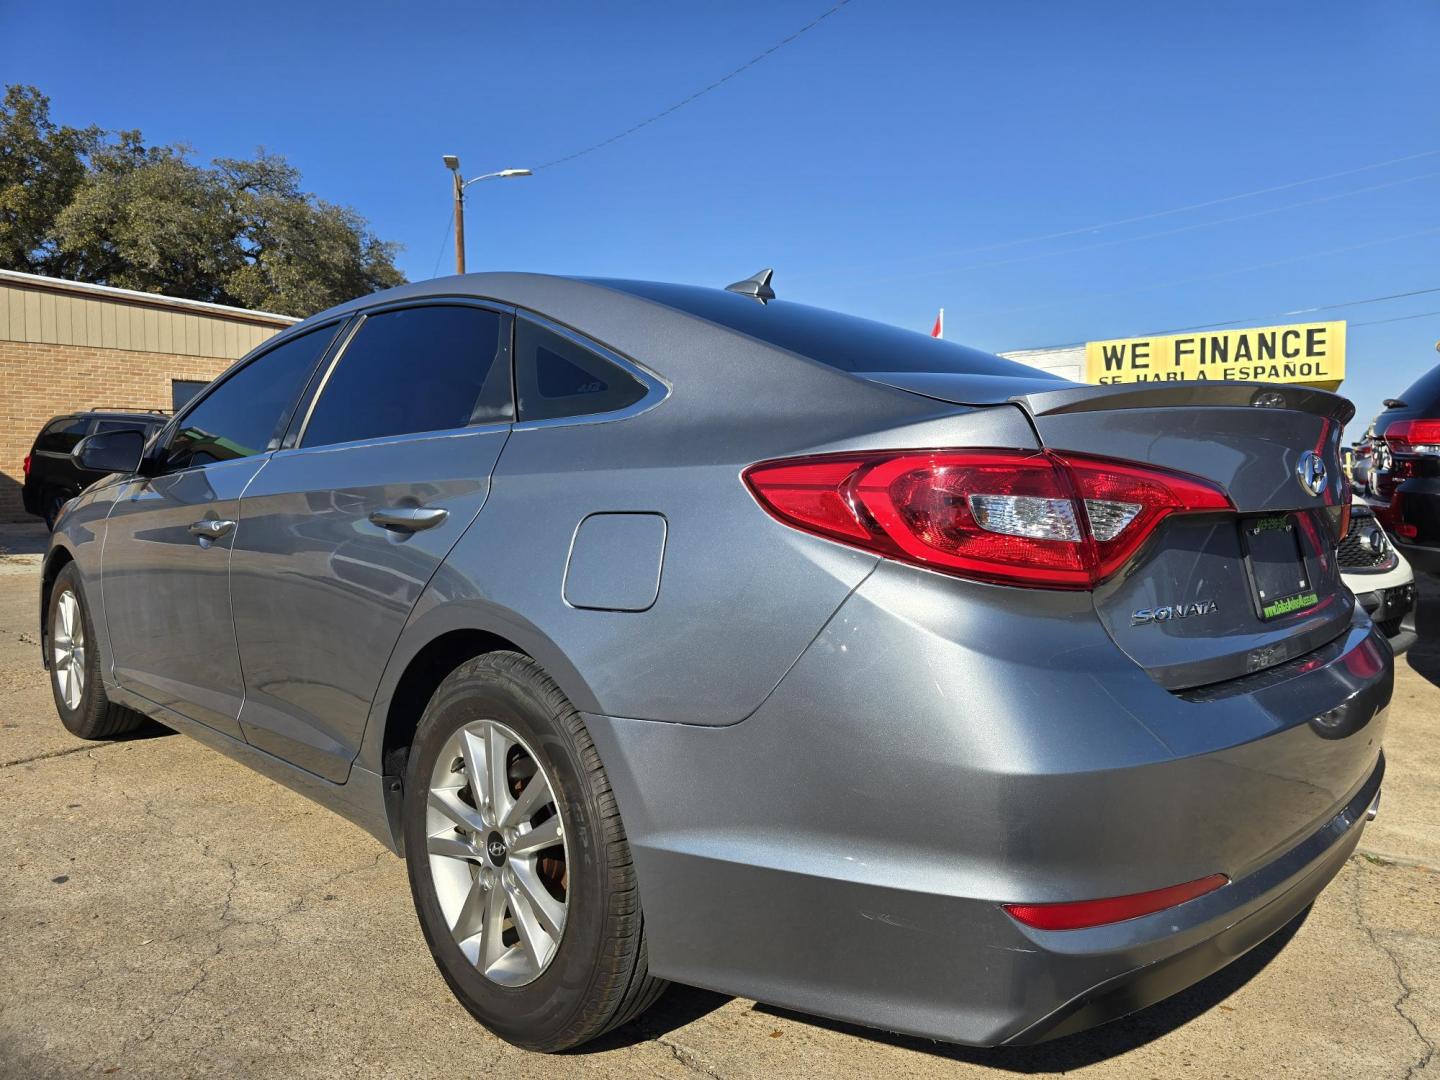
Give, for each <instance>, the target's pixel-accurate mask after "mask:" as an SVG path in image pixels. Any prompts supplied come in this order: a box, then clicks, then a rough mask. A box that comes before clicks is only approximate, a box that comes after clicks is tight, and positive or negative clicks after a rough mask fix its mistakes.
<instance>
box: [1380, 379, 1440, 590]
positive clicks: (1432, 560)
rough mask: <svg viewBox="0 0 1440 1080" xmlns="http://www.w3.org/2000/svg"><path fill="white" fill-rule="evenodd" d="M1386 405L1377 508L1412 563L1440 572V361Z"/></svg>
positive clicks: (1432, 572)
mask: <svg viewBox="0 0 1440 1080" xmlns="http://www.w3.org/2000/svg"><path fill="white" fill-rule="evenodd" d="M1385 405H1386V408H1385V411H1384V412H1382V413H1381V414H1380V415H1379V416H1377V417H1376V418H1375V425H1374V428H1375V434H1376V436H1377V438H1378V440H1379V442H1378V443H1377V445H1376V454H1375V460H1374V463H1373V465H1372V466H1371V470H1370V493H1371V495H1372V497H1373V498H1374V499H1376V500H1378V501H1379V502H1380V503H1381V504H1383V505H1380V506H1379V507H1377V509H1376V513H1377V514H1378V515H1379V517H1380V520H1381V521H1382V522H1383V523H1384V525H1385V527H1386V528H1387V529H1388V530H1389V532H1390V535H1391V536H1392V537H1393V538H1394V540H1395V543H1396V545H1397V546H1398V547H1399V548H1400V551H1401V553H1402V554H1403V555H1404V556H1405V558H1406V559H1408V560H1409V561H1410V564H1411V565H1412V566H1414V567H1415V569H1417V570H1419V571H1421V572H1422V573H1427V574H1440V365H1437V366H1436V367H1434V368H1432V369H1431V370H1430V371H1429V372H1428V373H1427V374H1425V375H1422V376H1421V377H1420V379H1419V380H1418V381H1417V382H1416V383H1415V385H1414V386H1412V387H1410V389H1408V390H1406V391H1405V393H1403V394H1401V395H1400V397H1399V398H1397V399H1392V400H1390V401H1387V402H1386V403H1385Z"/></svg>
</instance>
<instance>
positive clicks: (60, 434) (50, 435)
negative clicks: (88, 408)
mask: <svg viewBox="0 0 1440 1080" xmlns="http://www.w3.org/2000/svg"><path fill="white" fill-rule="evenodd" d="M89 426H90V418H89V417H88V416H82V417H79V418H78V419H77V418H76V417H73V416H65V417H61V418H60V419H59V420H52V421H51V422H50V423H49V424H47V425H45V430H44V431H42V432H41V433H40V438H38V439H36V440H35V449H36V450H48V451H50V452H51V453H53V454H68V453H70V451H71V450H73V449H75V444H76V443H78V442H79V441H80V440H81V439H83V438H84V437H85V431H86V429H87V428H89Z"/></svg>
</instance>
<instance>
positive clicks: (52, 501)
mask: <svg viewBox="0 0 1440 1080" xmlns="http://www.w3.org/2000/svg"><path fill="white" fill-rule="evenodd" d="M168 419H169V417H168V416H166V415H165V414H164V413H163V412H161V411H160V410H158V409H155V410H152V411H149V412H124V411H121V410H108V409H93V410H91V411H89V412H75V413H66V414H65V415H64V416H57V417H55V419H53V420H51V421H50V422H49V423H48V424H46V425H45V426H44V427H43V428H41V429H40V434H39V435H37V436H36V437H35V445H34V446H33V447H31V449H30V453H28V454H26V455H25V461H24V465H23V467H22V468H23V471H24V473H25V487H24V491H23V493H22V497H23V499H24V500H25V510H26V512H27V513H30V514H34V515H35V516H36V517H43V518H44V519H45V524H46V526H47V527H48V528H51V529H53V528H55V519H56V517H58V516H59V514H60V508H61V507H62V506H64V505H65V503H66V502H67V501H68V500H70V499H73V498H74V497H75V496H76V495H79V494H80V492H81V491H82V490H83V489H84V488H85V487H87V486H88V485H90V484H93V483H94V482H95V481H96V480H99V479H100V478H101V477H102V476H104V475H106V474H105V473H99V472H91V471H89V470H86V469H82V468H81V467H80V466H79V465H78V464H77V463H76V462H75V461H74V460H73V459H72V458H71V457H70V451H71V450H73V449H74V448H75V444H76V443H78V442H79V441H80V440H81V439H83V438H84V437H85V436H86V435H94V434H96V433H97V432H101V431H120V430H123V429H127V428H130V429H138V430H139V431H141V432H142V433H143V434H144V435H145V438H146V439H147V440H148V439H149V438H150V436H151V435H153V434H155V432H156V431H158V430H159V429H160V428H161V427H163V426H164V424H165V422H166V421H167V420H168Z"/></svg>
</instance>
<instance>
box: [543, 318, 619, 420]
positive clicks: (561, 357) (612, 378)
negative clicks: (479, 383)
mask: <svg viewBox="0 0 1440 1080" xmlns="http://www.w3.org/2000/svg"><path fill="white" fill-rule="evenodd" d="M515 391H516V397H517V404H518V406H519V413H520V419H521V420H554V419H557V418H559V417H562V416H582V415H585V414H588V413H602V412H611V411H612V410H615V409H623V408H625V407H626V406H627V405H633V404H635V402H637V401H639V400H640V399H641V398H643V397H644V396H645V384H644V383H642V382H640V381H639V380H638V379H636V378H634V377H633V376H632V375H630V374H629V373H628V372H627V371H625V370H624V369H622V368H619V367H616V366H615V365H614V364H612V363H611V362H610V361H608V360H606V359H605V358H604V357H602V356H599V355H597V354H596V353H593V352H591V351H590V350H589V349H586V348H584V347H583V346H581V345H577V344H576V343H575V342H573V341H571V340H570V339H569V338H565V337H561V336H560V335H559V334H556V333H552V332H551V331H549V330H546V329H545V328H544V327H541V326H537V325H536V324H534V323H532V322H527V321H526V320H524V319H521V320H519V321H518V322H517V323H516V324H515Z"/></svg>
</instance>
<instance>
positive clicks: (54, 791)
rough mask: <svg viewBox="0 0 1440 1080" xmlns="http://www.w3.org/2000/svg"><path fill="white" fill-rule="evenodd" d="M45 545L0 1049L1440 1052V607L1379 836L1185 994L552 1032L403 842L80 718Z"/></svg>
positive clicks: (653, 1018) (1343, 1069)
mask: <svg viewBox="0 0 1440 1080" xmlns="http://www.w3.org/2000/svg"><path fill="white" fill-rule="evenodd" d="M31 539H32V540H33V538H31ZM5 541H6V537H3V536H0V546H6V545H5ZM21 541H22V542H27V541H26V540H25V537H21ZM10 547H11V550H12V551H16V550H20V549H19V548H17V547H16V546H15V545H14V544H13V542H12V543H11V545H10ZM37 561H38V560H37V558H36V557H35V556H33V555H26V554H20V555H12V556H8V557H6V558H4V559H3V560H0V562H3V564H4V565H3V566H0V820H3V821H4V822H5V823H6V824H5V827H4V829H3V833H0V836H3V840H0V1075H3V1076H6V1077H11V1076H13V1077H71V1076H90V1075H109V1076H119V1077H126V1076H165V1077H176V1076H205V1075H223V1076H227V1077H285V1078H293V1077H312V1076H313V1077H330V1076H339V1075H346V1076H367V1077H369V1076H376V1077H380V1076H403V1077H428V1076H436V1077H441V1076H443V1077H449V1078H453V1077H457V1076H481V1075H486V1074H490V1073H492V1072H494V1073H503V1075H505V1076H506V1077H509V1078H520V1077H526V1076H544V1077H565V1076H572V1075H574V1076H589V1077H599V1076H627V1077H628V1076H662V1077H692V1078H693V1077H694V1076H696V1075H697V1074H698V1075H702V1076H709V1077H724V1078H731V1077H733V1078H740V1077H774V1076H806V1077H831V1076H834V1077H841V1076H847V1077H848V1076H854V1077H860V1076H874V1075H881V1074H889V1075H896V1076H918V1077H930V1076H947V1077H951V1076H953V1077H974V1076H982V1075H983V1076H999V1075H1002V1074H1005V1073H1033V1074H1054V1073H1061V1072H1071V1071H1073V1072H1076V1073H1080V1074H1082V1075H1084V1076H1087V1077H1091V1076H1093V1077H1137V1078H1138V1077H1162V1076H1163V1077H1173V1076H1195V1077H1206V1078H1209V1077H1265V1078H1267V1080H1270V1078H1276V1077H1285V1076H1294V1077H1357V1078H1360V1077H1364V1078H1371V1077H1383V1076H1393V1077H1413V1076H1418V1075H1422V1074H1426V1073H1436V1074H1440V1057H1437V1055H1436V1054H1435V1047H1436V1043H1437V1041H1440V790H1437V785H1436V783H1435V781H1436V777H1437V774H1440V765H1437V763H1440V689H1437V684H1440V618H1436V619H1432V620H1427V621H1428V622H1429V624H1430V625H1429V626H1427V627H1425V629H1426V630H1427V631H1428V638H1427V640H1426V641H1422V643H1421V645H1420V646H1419V647H1417V648H1416V649H1415V650H1414V651H1413V652H1412V653H1411V654H1410V655H1409V656H1407V657H1406V658H1404V659H1402V661H1401V662H1400V665H1399V668H1400V670H1399V673H1398V674H1399V677H1398V683H1397V693H1396V699H1395V703H1394V706H1393V709H1392V719H1391V727H1390V737H1389V741H1388V753H1389V756H1390V768H1389V775H1388V776H1387V778H1386V787H1385V801H1384V806H1383V810H1382V813H1381V816H1380V818H1379V820H1378V821H1376V822H1375V823H1374V824H1373V825H1372V826H1371V827H1370V829H1369V830H1368V831H1367V833H1366V835H1365V837H1364V843H1363V844H1362V848H1361V853H1360V854H1357V855H1356V857H1355V858H1354V859H1352V860H1351V862H1350V863H1349V864H1348V865H1347V866H1346V868H1345V869H1344V871H1343V872H1342V873H1341V875H1340V876H1339V878H1338V879H1337V880H1336V881H1335V882H1334V883H1333V884H1332V885H1331V886H1330V888H1329V889H1328V890H1326V892H1325V893H1324V894H1323V895H1322V896H1321V897H1320V899H1319V901H1318V902H1317V903H1316V904H1315V906H1314V908H1313V909H1312V911H1311V913H1310V914H1309V917H1308V918H1307V919H1305V920H1304V921H1303V922H1301V923H1300V924H1298V925H1292V926H1291V927H1289V928H1287V930H1286V931H1285V932H1283V933H1282V934H1280V935H1278V937H1277V938H1276V939H1272V940H1271V941H1270V942H1267V943H1266V944H1265V945H1263V946H1262V947H1260V948H1259V949H1257V950H1255V951H1254V952H1252V953H1251V954H1249V955H1248V956H1246V957H1244V958H1243V959H1241V960H1240V961H1238V962H1236V963H1235V964H1233V965H1231V966H1230V967H1229V968H1227V969H1226V970H1224V971H1222V972H1220V973H1218V974H1217V975H1215V976H1213V977H1212V978H1210V979H1208V980H1206V981H1204V982H1202V983H1200V984H1199V985H1197V986H1196V987H1193V988H1192V989H1190V990H1189V991H1187V992H1185V993H1183V994H1181V995H1179V996H1177V997H1176V998H1172V999H1171V1000H1170V1001H1167V1002H1164V1003H1162V1004H1160V1005H1157V1006H1155V1007H1153V1008H1151V1009H1148V1010H1146V1011H1145V1012H1143V1013H1140V1014H1139V1015H1137V1016H1134V1017H1131V1018H1129V1019H1126V1020H1122V1021H1119V1022H1117V1023H1114V1024H1111V1025H1109V1026H1107V1027H1104V1028H1101V1029H1098V1030H1096V1031H1093V1032H1088V1033H1085V1034H1082V1035H1079V1036H1074V1037H1072V1038H1070V1039H1067V1040H1062V1041H1060V1042H1056V1043H1051V1044H1047V1045H1042V1046H1040V1047H1035V1048H1032V1049H1029V1050H1025V1051H1019V1050H1011V1051H1004V1050H1000V1051H993V1050H992V1051H983V1050H971V1049H964V1048H956V1047H949V1046H943V1045H939V1044H934V1043H930V1042H926V1041H924V1040H917V1039H909V1038H902V1037H898V1036H890V1035H885V1034H882V1033H877V1032H871V1031H865V1030H861V1029H857V1028H850V1027H847V1026H845V1025H839V1024H834V1023H831V1022H828V1021H823V1020H818V1019H816V1018H813V1017H808V1016H801V1015H795V1014H790V1013H785V1012H782V1011H779V1010H775V1009H772V1008H769V1007H767V1006H764V1005H759V1004H756V1003H755V1002H752V1001H746V1000H742V999H730V998H725V997H721V996H719V995H716V994H710V993H706V992H704V991H699V990H693V989H689V988H685V987H674V988H672V989H671V991H670V993H669V994H668V995H667V996H666V997H665V998H664V999H662V1001H661V1003H660V1004H659V1005H658V1006H657V1007H656V1008H655V1009H654V1010H652V1011H651V1013H649V1014H648V1015H647V1016H646V1017H645V1018H644V1019H643V1020H642V1021H641V1022H639V1023H638V1024H636V1025H633V1026H631V1027H630V1028H628V1029H626V1030H623V1031H621V1032H617V1033H614V1034H613V1035H612V1036H611V1037H609V1038H608V1039H607V1040H606V1041H604V1042H603V1043H601V1044H600V1045H598V1046H595V1047H592V1048H590V1049H588V1050H586V1051H583V1052H578V1053H572V1054H568V1055H564V1056H560V1057H550V1058H547V1057H543V1056H540V1055H535V1054H530V1053H527V1052H525V1051H522V1050H517V1049H514V1048H513V1047H509V1046H507V1045H506V1044H504V1043H502V1042H500V1041H498V1040H497V1039H495V1038H493V1037H491V1036H490V1035H489V1034H487V1033H486V1032H485V1031H484V1030H483V1029H481V1028H480V1027H478V1026H477V1025H475V1024H474V1023H473V1022H472V1021H471V1020H470V1018H469V1017H468V1015H467V1014H466V1013H465V1012H464V1011H463V1010H462V1009H461V1008H460V1006H459V1005H457V1004H456V1003H455V1002H454V1000H453V999H452V998H451V996H450V994H449V992H448V991H447V990H446V988H445V986H444V984H443V983H442V981H441V979H440V976H439V975H438V974H437V973H436V972H435V970H434V968H433V966H432V965H431V962H430V958H429V955H428V954H427V953H426V951H425V947H424V944H423V942H422V940H421V938H420V933H419V930H418V927H417V926H416V924H415V919H414V915H413V914H412V911H411V908H410V900H409V896H408V892H407V887H406V881H405V870H404V866H403V865H402V863H401V862H400V861H399V860H398V859H396V858H395V857H394V856H392V855H390V854H389V853H388V852H385V851H383V850H381V849H380V848H379V847H378V845H377V844H376V843H375V841H374V840H372V839H371V838H370V837H368V836H367V835H366V834H365V833H363V832H361V831H360V830H359V829H357V828H355V827H354V826H352V825H349V824H347V823H346V822H344V821H342V820H340V819H339V818H337V817H335V816H334V815H333V814H331V813H329V812H328V811H326V810H323V809H320V808H319V807H317V806H314V805H313V804H311V803H309V802H307V801H306V800H304V799H303V798H301V797H300V796H298V795H294V794H292V793H290V792H289V791H286V790H285V789H283V788H281V787H279V786H277V785H275V784H273V783H271V782H269V781H267V780H264V779H262V778H261V777H259V776H257V775H255V774H253V773H251V772H249V771H248V770H246V769H244V768H242V767H241V766H239V765H236V764H234V763H232V762H231V761H229V760H228V759H227V758H225V757H223V756H221V755H219V754H216V753H214V752H212V751H209V750H206V749H204V748H202V747H201V746H200V745H198V744H196V743H194V742H192V741H190V740H188V739H185V738H183V737H180V736H176V735H171V734H169V733H166V732H163V731H161V730H159V729H155V730H154V731H152V732H148V733H147V734H146V735H145V736H144V737H140V738H134V739H131V740H128V741H125V742H116V743H108V744H93V743H82V742H80V741H78V740H76V739H73V738H71V737H70V736H69V735H67V734H66V733H65V731H64V730H63V729H62V728H61V727H60V724H59V722H58V721H57V720H56V719H55V713H54V708H53V705H52V704H51V701H50V693H49V687H48V683H47V681H46V677H45V675H44V673H43V672H42V671H41V669H40V667H39V665H38V657H37V652H36V642H35V634H36V631H35V627H34V622H35V620H34V611H33V605H34V590H35V580H34V574H35V564H36V562H37ZM1429 593H1430V595H1429V596H1428V600H1429V602H1430V604H1431V608H1430V610H1431V611H1432V612H1434V613H1435V614H1436V615H1437V616H1440V590H1437V589H1435V588H1433V587H1429Z"/></svg>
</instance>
